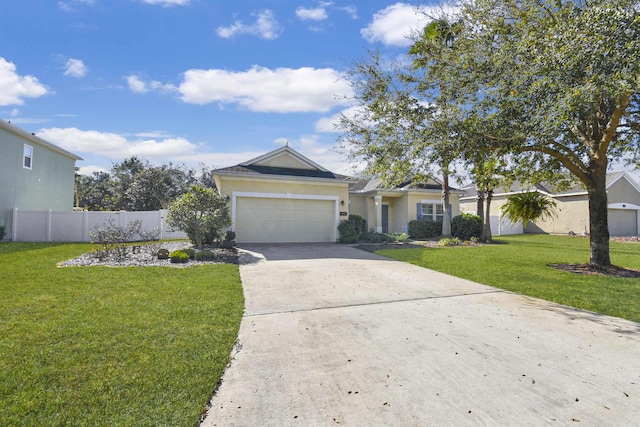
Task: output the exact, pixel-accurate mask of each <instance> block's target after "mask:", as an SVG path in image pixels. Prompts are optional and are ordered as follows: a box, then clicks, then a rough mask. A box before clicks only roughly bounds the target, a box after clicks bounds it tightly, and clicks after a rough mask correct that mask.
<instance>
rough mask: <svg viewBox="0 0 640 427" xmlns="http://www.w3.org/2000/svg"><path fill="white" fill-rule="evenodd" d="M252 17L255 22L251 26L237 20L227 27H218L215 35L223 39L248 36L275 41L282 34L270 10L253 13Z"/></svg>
mask: <svg viewBox="0 0 640 427" xmlns="http://www.w3.org/2000/svg"><path fill="white" fill-rule="evenodd" d="M252 16H255V17H256V21H255V22H254V23H253V24H249V25H247V24H245V23H244V22H242V21H239V20H238V21H236V22H234V23H233V24H231V25H229V26H228V27H218V28H217V29H216V34H218V36H219V37H222V38H225V39H230V38H232V37H234V36H236V35H242V34H249V35H254V36H258V37H260V38H262V39H266V40H275V39H277V38H278V37H279V36H280V34H282V31H283V29H282V27H281V26H280V24H279V23H278V20H277V19H276V17H275V15H274V14H273V12H272V11H271V10H268V9H267V10H263V11H260V12H258V13H253V14H252Z"/></svg>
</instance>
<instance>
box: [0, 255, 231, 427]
mask: <svg viewBox="0 0 640 427" xmlns="http://www.w3.org/2000/svg"><path fill="white" fill-rule="evenodd" d="M90 248H91V245H88V244H42V243H38V244H29V243H3V244H0V401H1V402H2V409H1V410H0V425H2V426H9V425H11V426H17V425H33V426H36V425H37V426H43V425H46V426H58V425H74V426H83V425H85V426H102V425H108V426H133V425H135V426H193V425H195V424H196V423H197V421H198V417H199V415H200V413H201V412H202V409H203V407H204V405H205V404H206V403H207V401H208V399H209V398H210V396H211V393H212V391H213V389H214V388H215V386H216V384H217V382H218V380H219V378H220V376H221V375H222V373H223V371H224V368H225V366H226V363H227V362H228V358H229V354H230V352H231V349H232V346H233V343H234V341H235V339H236V337H237V332H238V328H239V325H240V319H241V317H242V311H243V306H244V301H243V294H242V286H241V283H240V276H239V273H238V266H237V265H207V266H197V267H191V268H186V269H178V268H170V267H127V268H108V267H69V268H56V263H57V262H59V261H63V260H66V259H69V258H72V257H74V256H77V255H79V254H81V253H83V252H86V251H88V250H89V249H90Z"/></svg>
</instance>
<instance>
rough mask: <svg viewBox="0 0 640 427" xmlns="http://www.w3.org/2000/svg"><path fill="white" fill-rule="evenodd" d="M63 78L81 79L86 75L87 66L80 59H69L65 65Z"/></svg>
mask: <svg viewBox="0 0 640 427" xmlns="http://www.w3.org/2000/svg"><path fill="white" fill-rule="evenodd" d="M64 75H65V76H70V77H77V78H81V77H84V76H86V75H87V66H86V65H84V62H82V60H80V59H73V58H69V59H68V60H67V63H66V64H65V70H64Z"/></svg>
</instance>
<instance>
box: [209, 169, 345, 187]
mask: <svg viewBox="0 0 640 427" xmlns="http://www.w3.org/2000/svg"><path fill="white" fill-rule="evenodd" d="M214 176H219V177H224V179H225V180H237V181H252V182H260V181H265V182H268V181H273V180H277V181H280V182H282V183H285V184H300V181H304V183H305V184H309V185H313V184H314V182H317V184H315V185H333V186H342V187H347V186H348V185H349V183H348V182H347V181H343V180H341V179H339V178H321V177H313V176H292V175H256V174H254V173H248V172H219V171H218V172H216V173H214Z"/></svg>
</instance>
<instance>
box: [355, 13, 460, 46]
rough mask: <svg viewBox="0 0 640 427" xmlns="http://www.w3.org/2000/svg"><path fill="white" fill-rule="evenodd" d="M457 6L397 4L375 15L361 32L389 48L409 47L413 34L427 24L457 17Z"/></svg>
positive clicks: (365, 36) (366, 37)
mask: <svg viewBox="0 0 640 427" xmlns="http://www.w3.org/2000/svg"><path fill="white" fill-rule="evenodd" d="M457 10H458V8H457V7H455V6H444V5H440V6H418V7H416V6H411V5H409V4H406V3H396V4H393V5H391V6H388V7H386V8H385V9H382V10H380V11H379V12H377V13H376V14H374V15H373V20H372V21H371V22H370V23H369V25H368V26H367V27H366V28H363V29H362V30H360V34H361V35H362V37H364V38H365V40H367V41H369V42H371V43H374V42H382V43H383V44H385V45H387V46H409V45H410V44H411V40H410V37H411V35H412V33H414V32H415V31H418V30H420V29H422V28H423V27H424V26H425V25H426V24H427V22H429V21H431V20H432V19H434V18H436V17H440V16H443V15H447V16H452V15H455V14H456V12H457Z"/></svg>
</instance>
